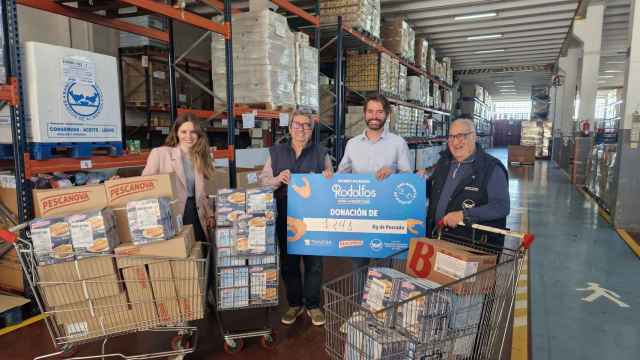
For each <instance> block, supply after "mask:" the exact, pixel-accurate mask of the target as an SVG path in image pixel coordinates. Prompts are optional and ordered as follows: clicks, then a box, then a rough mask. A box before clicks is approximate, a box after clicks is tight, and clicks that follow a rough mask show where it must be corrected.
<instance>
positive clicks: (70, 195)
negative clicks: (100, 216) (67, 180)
mask: <svg viewBox="0 0 640 360" xmlns="http://www.w3.org/2000/svg"><path fill="white" fill-rule="evenodd" d="M105 206H107V196H106V194H105V191H104V186H103V185H86V186H74V187H71V188H66V189H35V190H33V207H34V210H35V214H36V216H37V217H42V216H50V215H68V214H73V213H76V212H81V211H84V210H92V209H101V208H104V207H105Z"/></svg>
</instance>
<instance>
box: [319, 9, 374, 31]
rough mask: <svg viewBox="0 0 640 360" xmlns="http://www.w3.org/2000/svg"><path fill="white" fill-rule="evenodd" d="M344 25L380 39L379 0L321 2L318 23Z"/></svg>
mask: <svg viewBox="0 0 640 360" xmlns="http://www.w3.org/2000/svg"><path fill="white" fill-rule="evenodd" d="M338 16H342V22H343V24H344V25H347V26H349V27H352V28H354V29H356V30H358V31H365V32H368V33H369V34H371V35H373V36H374V37H376V38H380V0H321V1H320V23H321V24H337V23H338Z"/></svg>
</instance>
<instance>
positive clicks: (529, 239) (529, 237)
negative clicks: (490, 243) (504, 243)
mask: <svg viewBox="0 0 640 360" xmlns="http://www.w3.org/2000/svg"><path fill="white" fill-rule="evenodd" d="M458 225H460V226H465V224H464V223H463V222H460V223H459V224H458ZM436 227H437V228H438V230H442V229H444V228H445V224H444V221H443V220H439V221H438V222H437V223H436ZM471 228H473V229H476V230H482V231H486V232H490V233H494V234H500V235H504V236H511V237H515V238H518V239H520V240H521V241H522V243H521V245H522V247H523V248H525V249H529V247H530V246H531V244H533V242H534V240H535V239H536V237H535V236H534V235H533V234H531V233H521V232H518V231H511V230H506V229H500V228H496V227H492V226H486V225H480V224H472V225H471Z"/></svg>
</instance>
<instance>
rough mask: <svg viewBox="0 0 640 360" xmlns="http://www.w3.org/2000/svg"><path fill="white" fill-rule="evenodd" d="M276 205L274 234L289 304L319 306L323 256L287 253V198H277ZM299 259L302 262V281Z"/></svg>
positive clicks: (314, 307)
mask: <svg viewBox="0 0 640 360" xmlns="http://www.w3.org/2000/svg"><path fill="white" fill-rule="evenodd" d="M277 205H278V217H277V218H276V235H277V236H278V244H279V246H280V271H281V273H282V279H283V280H284V284H285V287H286V290H287V301H288V302H289V306H292V307H293V306H303V305H304V306H305V307H306V308H307V309H316V308H319V307H320V291H321V288H322V263H323V258H322V257H321V256H311V255H290V254H288V253H287V199H286V198H284V199H277ZM300 261H302V262H303V264H304V282H303V280H302V271H301V269H300Z"/></svg>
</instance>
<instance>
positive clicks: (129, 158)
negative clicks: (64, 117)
mask: <svg viewBox="0 0 640 360" xmlns="http://www.w3.org/2000/svg"><path fill="white" fill-rule="evenodd" d="M211 150H212V151H211V155H212V156H213V157H214V159H233V158H234V155H235V152H234V151H233V150H234V148H233V147H232V146H231V147H228V148H226V149H220V150H218V149H216V148H211ZM148 156H149V152H148V151H144V152H141V153H140V154H126V155H123V156H93V157H91V158H88V159H74V158H68V157H64V158H55V159H50V160H31V155H30V154H29V153H25V154H24V164H25V165H24V173H25V177H27V178H29V177H31V176H34V175H36V174H48V173H53V172H66V171H81V170H83V168H82V167H81V166H80V162H81V161H85V160H91V168H90V169H91V170H96V169H115V168H125V167H139V166H145V165H146V163H147V157H148ZM87 170H89V169H87Z"/></svg>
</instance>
